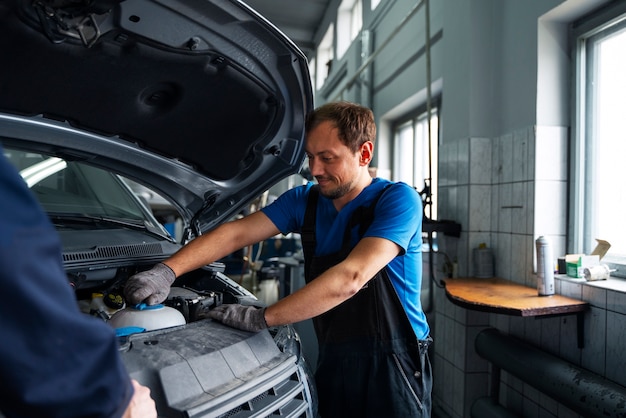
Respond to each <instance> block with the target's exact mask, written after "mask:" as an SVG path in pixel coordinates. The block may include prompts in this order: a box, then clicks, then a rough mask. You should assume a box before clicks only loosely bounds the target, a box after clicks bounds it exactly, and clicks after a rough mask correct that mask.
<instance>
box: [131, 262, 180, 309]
mask: <svg viewBox="0 0 626 418" xmlns="http://www.w3.org/2000/svg"><path fill="white" fill-rule="evenodd" d="M174 280H176V275H175V274H174V271H173V270H172V269H171V268H169V267H168V266H167V265H165V264H163V263H159V264H157V265H155V266H154V267H152V269H150V270H147V271H142V272H141V273H137V274H135V275H134V276H131V277H130V278H129V279H128V282H126V285H125V286H124V296H126V301H127V302H128V303H129V304H131V305H135V304H138V303H141V302H145V303H146V304H148V305H156V304H159V303H161V302H163V301H164V300H165V299H167V295H169V294H170V285H171V284H172V283H174Z"/></svg>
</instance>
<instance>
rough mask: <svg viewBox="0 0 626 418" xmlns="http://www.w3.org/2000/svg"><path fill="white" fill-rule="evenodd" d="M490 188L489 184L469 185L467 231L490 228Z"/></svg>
mask: <svg viewBox="0 0 626 418" xmlns="http://www.w3.org/2000/svg"><path fill="white" fill-rule="evenodd" d="M491 190H492V187H491V186H489V185H470V186H469V224H468V226H467V230H468V231H477V232H485V231H490V230H491Z"/></svg>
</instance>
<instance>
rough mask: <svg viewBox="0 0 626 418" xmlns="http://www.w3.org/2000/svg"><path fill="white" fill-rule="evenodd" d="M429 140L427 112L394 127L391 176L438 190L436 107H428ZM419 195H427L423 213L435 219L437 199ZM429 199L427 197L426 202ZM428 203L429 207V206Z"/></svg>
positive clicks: (424, 190) (432, 196) (417, 185)
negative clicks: (429, 110) (429, 138)
mask: <svg viewBox="0 0 626 418" xmlns="http://www.w3.org/2000/svg"><path fill="white" fill-rule="evenodd" d="M430 123H431V124H430V126H431V140H430V141H429V140H428V113H427V112H421V113H419V115H418V116H417V117H413V118H410V119H409V120H407V121H405V122H402V123H400V124H398V125H397V126H396V128H395V129H394V139H393V162H394V164H393V179H394V180H395V181H403V182H405V183H407V184H409V185H411V186H413V187H415V189H416V190H417V191H420V192H426V186H428V187H429V188H430V191H435V190H437V155H438V146H437V145H438V143H439V132H438V129H439V117H438V114H437V109H431V117H430ZM422 199H430V202H431V204H430V205H427V206H426V212H425V215H426V216H428V217H429V218H430V219H433V220H434V219H437V200H436V197H435V196H434V195H428V194H427V195H425V194H424V193H422ZM428 202H429V200H426V203H428ZM429 206H430V207H429Z"/></svg>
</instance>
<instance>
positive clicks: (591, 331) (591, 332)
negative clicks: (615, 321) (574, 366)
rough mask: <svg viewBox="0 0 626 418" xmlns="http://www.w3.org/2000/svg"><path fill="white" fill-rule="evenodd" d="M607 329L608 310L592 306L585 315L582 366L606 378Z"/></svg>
mask: <svg viewBox="0 0 626 418" xmlns="http://www.w3.org/2000/svg"><path fill="white" fill-rule="evenodd" d="M586 287H588V286H586ZM606 328H607V322H606V310H604V309H600V308H596V307H594V306H592V307H591V309H590V310H589V311H588V312H587V313H586V314H585V323H584V333H585V338H584V341H583V343H584V347H583V355H582V364H581V365H582V366H583V367H584V368H585V369H588V370H591V371H592V372H594V373H598V374H599V375H601V376H604V373H605V371H606V370H605V364H606V341H607V340H606V337H607V336H606Z"/></svg>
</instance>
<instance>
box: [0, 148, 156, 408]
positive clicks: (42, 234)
mask: <svg viewBox="0 0 626 418" xmlns="http://www.w3.org/2000/svg"><path fill="white" fill-rule="evenodd" d="M0 152H2V154H3V155H2V156H1V157H0V196H2V203H1V204H0V231H1V232H0V295H2V303H0V318H2V320H1V321H0V335H1V336H2V343H1V344H0V376H1V378H0V416H1V415H4V416H5V417H7V418H9V417H59V418H74V417H92V418H97V417H98V418H99V417H102V418H104V417H107V418H108V417H124V418H151V417H156V416H157V413H156V407H155V403H154V400H153V399H152V398H151V397H150V389H149V388H147V387H145V386H142V385H140V384H139V383H138V382H137V381H135V380H131V379H130V377H129V376H128V373H127V372H126V369H125V368H124V365H123V364H122V361H121V359H120V357H119V352H118V344H117V338H116V336H115V331H114V330H113V328H111V327H110V326H108V325H107V324H105V323H104V322H102V321H99V320H97V319H95V318H93V317H90V316H88V315H85V314H83V313H81V312H80V310H79V308H78V304H77V302H76V298H75V296H74V291H73V290H72V288H71V286H70V283H69V281H68V279H67V276H66V275H65V273H64V271H63V263H62V259H61V243H60V240H59V237H58V235H57V233H56V231H55V229H54V227H53V226H52V223H51V222H50V220H49V219H48V217H47V216H46V214H45V213H44V211H43V209H42V208H41V207H40V205H39V202H37V200H36V198H35V196H34V195H33V194H32V193H31V191H30V190H29V189H28V187H27V186H26V183H25V182H24V180H23V179H22V177H20V175H19V173H18V172H17V170H16V168H15V167H14V166H13V165H11V163H10V162H9V161H8V159H7V158H6V157H5V155H4V152H3V149H2V147H0Z"/></svg>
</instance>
